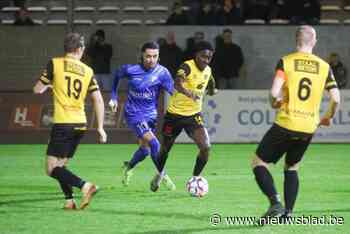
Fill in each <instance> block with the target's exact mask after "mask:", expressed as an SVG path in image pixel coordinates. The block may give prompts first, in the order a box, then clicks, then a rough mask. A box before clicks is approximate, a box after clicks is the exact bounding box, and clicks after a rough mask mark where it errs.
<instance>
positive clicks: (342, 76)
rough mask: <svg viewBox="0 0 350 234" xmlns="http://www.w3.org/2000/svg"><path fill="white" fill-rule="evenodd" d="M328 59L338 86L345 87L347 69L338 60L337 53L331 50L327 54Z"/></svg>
mask: <svg viewBox="0 0 350 234" xmlns="http://www.w3.org/2000/svg"><path fill="white" fill-rule="evenodd" d="M328 60H329V65H330V66H331V68H332V70H333V75H334V78H335V81H336V82H337V84H338V88H339V89H343V88H345V87H346V84H347V83H348V79H347V70H346V67H345V66H344V65H343V63H342V62H341V61H340V59H339V55H338V54H337V53H334V52H333V53H331V54H330V55H329V59H328Z"/></svg>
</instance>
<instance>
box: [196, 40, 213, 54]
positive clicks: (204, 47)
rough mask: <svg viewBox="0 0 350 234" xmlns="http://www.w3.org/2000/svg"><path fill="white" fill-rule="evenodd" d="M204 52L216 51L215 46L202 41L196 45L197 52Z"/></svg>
mask: <svg viewBox="0 0 350 234" xmlns="http://www.w3.org/2000/svg"><path fill="white" fill-rule="evenodd" d="M202 50H210V51H214V49H213V46H212V45H211V44H210V43H209V42H207V41H200V42H198V43H197V44H196V45H195V52H196V53H197V52H199V51H202Z"/></svg>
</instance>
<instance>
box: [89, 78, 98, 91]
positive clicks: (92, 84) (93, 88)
mask: <svg viewBox="0 0 350 234" xmlns="http://www.w3.org/2000/svg"><path fill="white" fill-rule="evenodd" d="M97 90H99V87H98V84H97V81H96V79H95V77H92V78H91V80H90V83H89V87H88V91H89V92H90V93H91V92H94V91H97Z"/></svg>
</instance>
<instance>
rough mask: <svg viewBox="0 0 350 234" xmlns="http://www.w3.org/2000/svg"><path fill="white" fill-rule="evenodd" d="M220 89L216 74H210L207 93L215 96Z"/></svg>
mask: <svg viewBox="0 0 350 234" xmlns="http://www.w3.org/2000/svg"><path fill="white" fill-rule="evenodd" d="M217 92H218V89H217V88H216V82H215V78H214V76H212V75H211V76H210V78H209V81H208V85H207V94H208V95H210V96H213V95H215V94H217Z"/></svg>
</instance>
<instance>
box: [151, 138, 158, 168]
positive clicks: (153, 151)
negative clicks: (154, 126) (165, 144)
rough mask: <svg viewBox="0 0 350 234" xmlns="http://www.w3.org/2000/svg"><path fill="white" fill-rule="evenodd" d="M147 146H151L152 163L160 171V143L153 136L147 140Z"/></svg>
mask: <svg viewBox="0 0 350 234" xmlns="http://www.w3.org/2000/svg"><path fill="white" fill-rule="evenodd" d="M149 146H150V148H151V157H152V161H153V163H154V165H155V166H156V167H157V169H158V171H159V172H160V163H159V156H158V154H159V150H160V143H159V141H158V139H157V138H153V139H152V140H151V141H150V142H149Z"/></svg>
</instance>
